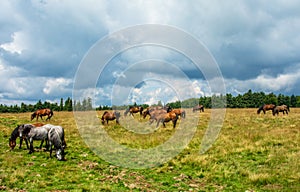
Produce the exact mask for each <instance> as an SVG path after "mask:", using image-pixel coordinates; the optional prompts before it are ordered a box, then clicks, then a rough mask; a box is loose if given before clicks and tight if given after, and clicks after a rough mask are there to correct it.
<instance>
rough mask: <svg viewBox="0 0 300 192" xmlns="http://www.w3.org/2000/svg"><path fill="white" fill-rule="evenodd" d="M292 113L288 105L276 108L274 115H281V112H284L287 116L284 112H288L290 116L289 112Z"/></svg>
mask: <svg viewBox="0 0 300 192" xmlns="http://www.w3.org/2000/svg"><path fill="white" fill-rule="evenodd" d="M289 111H290V108H289V107H288V106H286V105H280V106H276V107H275V108H274V109H273V115H275V114H277V115H278V114H279V112H282V113H283V114H285V113H284V112H286V114H289V113H288V112H289Z"/></svg>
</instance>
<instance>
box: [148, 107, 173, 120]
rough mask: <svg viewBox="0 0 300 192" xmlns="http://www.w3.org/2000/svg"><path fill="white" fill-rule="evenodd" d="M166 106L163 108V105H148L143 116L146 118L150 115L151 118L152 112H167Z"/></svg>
mask: <svg viewBox="0 0 300 192" xmlns="http://www.w3.org/2000/svg"><path fill="white" fill-rule="evenodd" d="M167 110H168V109H166V108H162V107H147V108H146V110H145V111H143V113H142V116H143V118H144V119H145V118H146V117H147V115H149V116H150V119H151V113H153V112H156V113H167Z"/></svg>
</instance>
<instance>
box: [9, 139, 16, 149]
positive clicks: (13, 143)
mask: <svg viewBox="0 0 300 192" xmlns="http://www.w3.org/2000/svg"><path fill="white" fill-rule="evenodd" d="M16 145H17V142H16V140H15V139H12V138H9V147H10V150H13V149H14V148H15V146H16Z"/></svg>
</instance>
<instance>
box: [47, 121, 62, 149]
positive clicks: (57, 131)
mask: <svg viewBox="0 0 300 192" xmlns="http://www.w3.org/2000/svg"><path fill="white" fill-rule="evenodd" d="M49 135H50V137H49V139H51V140H52V142H53V144H54V147H55V148H57V149H59V148H62V145H63V141H64V137H65V136H64V129H63V128H62V127H60V126H54V127H52V128H51V129H50V131H49Z"/></svg>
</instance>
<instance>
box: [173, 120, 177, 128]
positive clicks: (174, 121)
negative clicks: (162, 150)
mask: <svg viewBox="0 0 300 192" xmlns="http://www.w3.org/2000/svg"><path fill="white" fill-rule="evenodd" d="M176 123H177V119H174V120H173V128H174V129H175V127H176Z"/></svg>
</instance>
